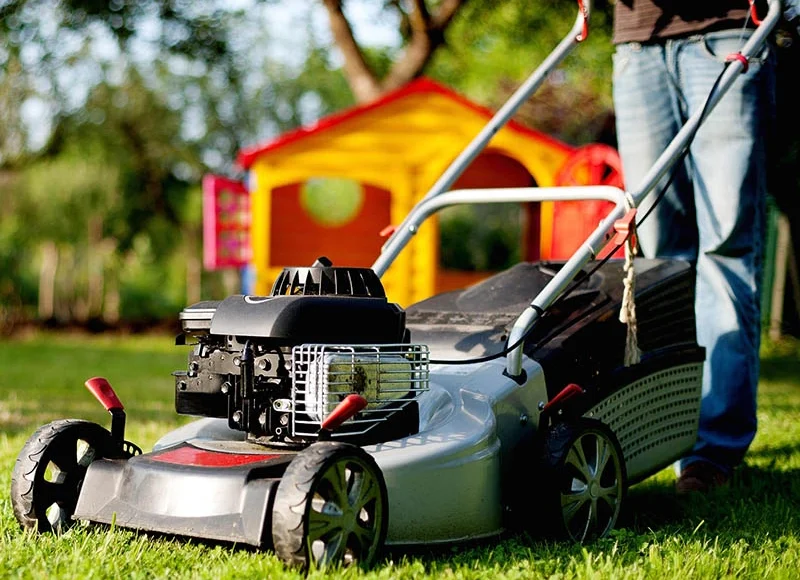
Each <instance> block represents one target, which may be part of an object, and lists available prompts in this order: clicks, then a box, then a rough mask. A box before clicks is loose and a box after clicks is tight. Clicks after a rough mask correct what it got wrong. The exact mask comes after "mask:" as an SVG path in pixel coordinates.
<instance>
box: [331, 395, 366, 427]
mask: <svg viewBox="0 0 800 580" xmlns="http://www.w3.org/2000/svg"><path fill="white" fill-rule="evenodd" d="M366 406H367V400H366V399H365V398H364V397H362V396H361V395H355V394H353V395H347V396H346V397H345V398H344V400H343V401H342V402H341V403H339V404H338V405H336V408H335V409H334V410H333V411H331V414H330V415H328V416H327V417H325V420H324V421H323V422H322V428H323V429H327V430H329V431H333V430H334V429H337V428H339V427H340V426H341V424H342V423H344V422H345V421H347V420H348V419H349V418H350V417H353V416H354V415H355V414H356V413H358V412H359V411H360V410H361V409H363V408H364V407H366Z"/></svg>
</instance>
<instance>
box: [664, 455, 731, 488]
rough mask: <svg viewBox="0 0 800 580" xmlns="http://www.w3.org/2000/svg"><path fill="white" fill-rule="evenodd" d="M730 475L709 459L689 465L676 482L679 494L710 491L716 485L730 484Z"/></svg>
mask: <svg viewBox="0 0 800 580" xmlns="http://www.w3.org/2000/svg"><path fill="white" fill-rule="evenodd" d="M729 479H730V475H729V474H728V473H727V472H725V471H723V470H722V469H720V468H719V467H717V466H716V465H714V464H713V463H709V462H708V461H695V462H694V463H690V464H689V465H687V466H686V467H685V468H684V469H683V470H682V471H681V474H680V476H679V477H678V481H676V482H675V492H676V493H677V494H678V495H686V494H688V493H693V492H698V493H708V492H709V491H711V490H712V489H714V488H716V487H724V486H726V485H728V480H729Z"/></svg>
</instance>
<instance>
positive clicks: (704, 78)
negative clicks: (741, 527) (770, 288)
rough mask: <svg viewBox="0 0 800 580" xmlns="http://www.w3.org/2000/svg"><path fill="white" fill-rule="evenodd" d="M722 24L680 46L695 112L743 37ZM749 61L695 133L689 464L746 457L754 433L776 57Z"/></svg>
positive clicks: (683, 81)
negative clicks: (693, 403) (696, 404)
mask: <svg viewBox="0 0 800 580" xmlns="http://www.w3.org/2000/svg"><path fill="white" fill-rule="evenodd" d="M742 43H743V39H742V36H741V32H740V31H725V32H717V33H713V34H709V35H706V36H705V37H703V38H702V39H690V40H686V41H685V42H680V43H677V44H676V45H675V51H676V53H675V54H676V62H677V64H678V69H679V73H678V76H679V83H680V88H681V92H682V94H683V95H684V97H685V103H686V106H687V110H688V114H690V115H691V114H693V113H694V112H695V111H697V110H699V109H701V108H702V107H703V104H704V103H705V100H706V97H707V96H708V93H709V91H710V90H711V87H712V85H713V83H714V81H715V80H716V78H717V77H718V76H719V74H720V73H721V72H722V68H723V66H724V64H723V63H724V60H725V57H726V56H727V55H728V54H730V53H732V52H736V51H737V50H738V49H739V48H740V47H741V45H742ZM764 56H765V59H766V60H765V61H764V62H763V63H762V62H758V61H754V62H751V64H750V67H749V70H748V72H747V73H746V74H741V75H739V77H738V78H737V79H736V81H735V82H734V84H733V86H731V88H730V89H729V90H728V92H727V93H726V94H725V96H724V97H723V98H722V100H721V101H720V102H719V103H718V104H717V106H716V107H715V108H714V110H713V111H712V112H711V113H710V115H709V116H708V118H707V119H706V120H705V121H704V123H703V124H702V126H701V127H700V129H699V130H698V132H697V135H696V136H695V138H694V141H693V143H692V146H691V155H690V165H691V175H692V178H693V184H694V198H695V199H694V201H695V208H696V216H697V230H698V243H699V248H698V256H697V285H696V292H697V296H696V304H695V309H696V317H697V340H698V343H699V344H701V345H703V346H705V347H706V365H705V372H704V377H703V400H702V406H701V413H700V430H699V434H698V441H697V444H696V445H695V448H694V450H693V452H692V454H691V455H690V456H688V457H686V458H684V459H683V460H682V461H681V465H682V466H685V465H688V464H689V463H691V462H692V461H695V460H698V459H705V460H709V461H712V462H713V463H715V464H717V465H718V466H720V467H722V468H724V469H728V470H729V469H730V468H732V467H734V466H736V465H738V464H739V463H741V461H742V459H743V457H744V454H745V452H746V451H747V449H748V447H749V445H750V443H751V442H752V440H753V438H754V436H755V433H756V388H757V385H758V374H759V342H760V336H761V327H760V323H761V316H760V286H761V274H762V263H763V240H764V227H765V226H764V215H765V200H766V152H765V144H766V132H767V123H768V119H769V118H770V115H771V111H772V110H773V109H772V106H773V103H774V98H773V96H772V94H771V87H772V86H773V83H772V77H771V75H772V66H773V63H772V60H771V59H770V58H768V54H765V55H764Z"/></svg>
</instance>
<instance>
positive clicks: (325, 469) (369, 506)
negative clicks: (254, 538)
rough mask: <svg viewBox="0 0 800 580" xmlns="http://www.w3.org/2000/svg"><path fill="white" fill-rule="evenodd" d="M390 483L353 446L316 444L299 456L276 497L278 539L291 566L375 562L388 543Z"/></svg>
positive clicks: (274, 536)
mask: <svg viewBox="0 0 800 580" xmlns="http://www.w3.org/2000/svg"><path fill="white" fill-rule="evenodd" d="M387 524H388V501H387V493H386V483H385V482H384V479H383V474H382V473H381V470H380V468H379V467H378V466H377V464H376V463H375V460H374V459H373V458H372V457H371V456H370V455H369V454H368V453H367V452H366V451H364V450H363V449H361V448H360V447H356V446H355V445H351V444H348V443H341V442H336V441H325V442H318V443H314V444H313V445H311V446H310V447H308V448H307V449H304V450H303V451H301V452H300V453H298V454H297V455H296V456H295V458H294V459H293V460H292V462H291V463H290V464H289V466H288V467H287V469H286V472H285V473H284V475H283V477H282V478H281V481H280V483H279V484H278V489H277V491H276V494H275V502H274V507H273V511H272V541H273V546H274V549H275V553H276V554H277V555H278V557H279V558H281V559H282V560H283V561H284V562H286V563H287V564H290V565H295V566H300V567H303V568H306V569H309V568H326V567H333V566H349V565H353V564H358V565H360V566H362V567H369V566H371V565H372V564H374V562H375V559H376V557H377V554H378V552H379V551H380V549H381V548H382V546H383V542H384V541H385V539H386V527H387Z"/></svg>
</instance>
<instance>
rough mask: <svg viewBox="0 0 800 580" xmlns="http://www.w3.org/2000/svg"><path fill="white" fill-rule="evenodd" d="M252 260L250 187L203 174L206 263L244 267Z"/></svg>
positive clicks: (215, 267) (209, 266)
mask: <svg viewBox="0 0 800 580" xmlns="http://www.w3.org/2000/svg"><path fill="white" fill-rule="evenodd" d="M249 262H250V198H249V194H248V192H247V187H245V185H244V184H243V183H242V182H240V181H234V180H232V179H228V178H226V177H221V176H219V175H205V176H204V177H203V265H204V266H205V267H206V269H207V270H220V269H223V268H242V267H244V266H246V265H247V264H248V263H249Z"/></svg>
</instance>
